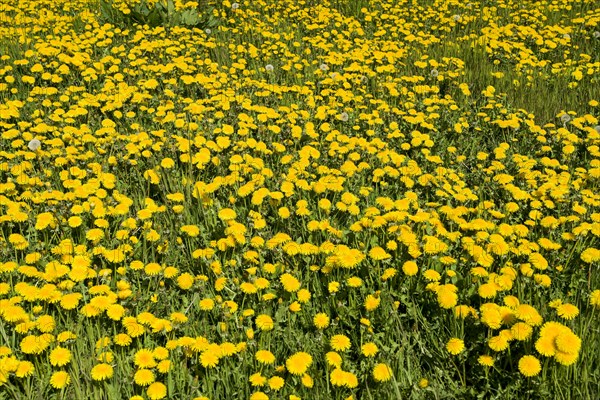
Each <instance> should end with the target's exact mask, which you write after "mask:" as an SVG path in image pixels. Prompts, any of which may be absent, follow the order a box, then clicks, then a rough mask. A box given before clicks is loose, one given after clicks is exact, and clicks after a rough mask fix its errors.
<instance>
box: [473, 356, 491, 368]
mask: <svg viewBox="0 0 600 400" xmlns="http://www.w3.org/2000/svg"><path fill="white" fill-rule="evenodd" d="M477 362H478V363H479V365H483V366H484V367H491V366H493V365H494V357H492V356H488V355H481V356H479V357H478V358H477Z"/></svg>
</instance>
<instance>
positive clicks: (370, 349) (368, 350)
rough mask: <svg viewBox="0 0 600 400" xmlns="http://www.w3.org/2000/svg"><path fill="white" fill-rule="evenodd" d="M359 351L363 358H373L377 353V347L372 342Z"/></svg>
mask: <svg viewBox="0 0 600 400" xmlns="http://www.w3.org/2000/svg"><path fill="white" fill-rule="evenodd" d="M360 350H361V352H362V354H363V355H364V356H365V357H373V356H374V355H375V354H377V352H378V351H379V349H378V348H377V345H376V344H375V343H373V342H368V343H365V344H363V345H362V346H361V348H360Z"/></svg>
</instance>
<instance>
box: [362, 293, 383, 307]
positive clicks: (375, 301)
mask: <svg viewBox="0 0 600 400" xmlns="http://www.w3.org/2000/svg"><path fill="white" fill-rule="evenodd" d="M380 302H381V299H380V298H379V297H375V296H373V295H371V294H370V295H368V296H367V298H366V299H365V309H366V310H367V311H373V310H375V309H377V307H379V303H380Z"/></svg>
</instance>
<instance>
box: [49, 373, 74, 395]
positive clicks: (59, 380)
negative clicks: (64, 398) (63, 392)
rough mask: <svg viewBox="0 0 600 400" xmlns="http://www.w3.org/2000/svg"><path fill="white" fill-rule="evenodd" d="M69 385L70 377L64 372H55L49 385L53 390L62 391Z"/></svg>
mask: <svg viewBox="0 0 600 400" xmlns="http://www.w3.org/2000/svg"><path fill="white" fill-rule="evenodd" d="M69 383H71V377H70V376H69V374H68V373H67V372H65V371H57V372H55V373H53V374H52V376H51V377H50V385H51V386H52V387H53V388H54V389H59V390H60V389H63V388H64V387H66V386H67V385H68V384H69Z"/></svg>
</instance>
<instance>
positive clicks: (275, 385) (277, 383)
mask: <svg viewBox="0 0 600 400" xmlns="http://www.w3.org/2000/svg"><path fill="white" fill-rule="evenodd" d="M268 384H269V387H270V388H271V389H272V390H275V391H277V390H279V389H281V388H282V387H283V385H285V380H284V379H283V378H282V377H280V376H274V377H272V378H270V379H269V380H268Z"/></svg>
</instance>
